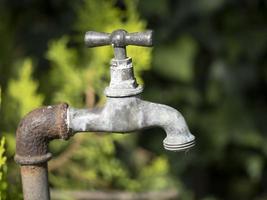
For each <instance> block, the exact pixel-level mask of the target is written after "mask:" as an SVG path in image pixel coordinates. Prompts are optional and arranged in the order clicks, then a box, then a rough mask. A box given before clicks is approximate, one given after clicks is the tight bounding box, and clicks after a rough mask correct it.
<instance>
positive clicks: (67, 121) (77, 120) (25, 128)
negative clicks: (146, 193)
mask: <svg viewBox="0 0 267 200" xmlns="http://www.w3.org/2000/svg"><path fill="white" fill-rule="evenodd" d="M85 43H86V45H87V46H88V47H95V46H102V45H107V44H112V46H113V47H114V51H115V56H114V59H112V60H111V63H110V65H111V66H110V76H111V77H110V84H109V86H108V87H107V88H106V89H105V95H106V96H107V101H106V104H105V105H104V106H103V107H102V108H93V109H76V108H72V107H69V106H68V105H67V104H60V105H56V106H47V107H42V108H39V109H36V110H34V111H32V112H30V113H29V114H28V115H26V116H25V117H24V118H23V119H22V120H21V122H20V124H19V126H18V128H17V132H16V155H15V161H16V162H17V163H18V164H20V165H21V177H22V183H23V193H24V199H25V200H36V199H40V200H48V199H50V195H49V187H48V176H47V162H48V160H49V159H51V156H52V155H51V153H49V151H48V143H49V142H50V141H51V140H53V139H68V138H69V137H71V136H73V135H74V134H75V133H77V132H116V133H126V132H133V131H138V130H141V129H146V128H151V127H161V128H163V129H164V130H165V132H166V134H167V137H166V138H165V139H164V140H163V146H164V148H165V149H167V150H170V151H181V150H186V149H189V148H190V147H192V146H194V140H195V137H194V136H193V135H192V134H191V133H190V131H189V129H188V127H187V124H186V122H185V120H184V118H183V116H182V115H181V114H180V113H179V112H178V111H177V110H176V109H174V108H171V107H169V106H166V105H162V104H156V103H152V102H148V101H144V100H142V99H141V93H142V91H143V87H142V86H140V85H138V84H137V82H136V79H135V77H134V70H133V65H132V59H131V58H129V57H127V56H126V46H127V45H139V46H151V45H152V32H151V31H147V32H143V33H127V32H126V31H124V30H117V31H114V32H113V33H112V34H107V33H99V32H92V31H89V32H87V33H86V36H85Z"/></svg>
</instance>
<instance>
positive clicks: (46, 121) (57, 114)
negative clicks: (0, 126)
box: [15, 103, 71, 165]
mask: <svg viewBox="0 0 267 200" xmlns="http://www.w3.org/2000/svg"><path fill="white" fill-rule="evenodd" d="M67 112H68V104H66V103H62V104H58V105H54V106H45V107H41V108H38V109H35V110H33V111H32V112H30V113H28V114H27V115H26V116H25V117H24V118H23V119H22V120H21V122H20V124H19V126H18V128H17V131H16V155H15V161H16V162H17V163H18V164H20V165H31V164H39V163H43V162H47V161H48V160H49V159H50V158H51V157H52V154H51V153H49V152H48V143H49V142H50V141H51V140H53V139H65V140H67V139H68V138H69V137H70V136H71V134H70V131H69V127H68V117H67V114H68V113H67Z"/></svg>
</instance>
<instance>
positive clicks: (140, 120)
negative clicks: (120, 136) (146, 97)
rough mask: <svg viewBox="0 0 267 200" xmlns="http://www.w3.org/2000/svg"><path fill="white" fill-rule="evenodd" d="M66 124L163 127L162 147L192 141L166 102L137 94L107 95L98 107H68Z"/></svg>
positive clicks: (99, 128) (75, 128)
mask: <svg viewBox="0 0 267 200" xmlns="http://www.w3.org/2000/svg"><path fill="white" fill-rule="evenodd" d="M68 114H69V128H70V131H71V132H73V133H75V132H90V131H94V132H116V133H119V132H120V133H125V132H133V131H136V130H140V129H146V128H150V127H161V128H163V129H164V130H165V131H166V134H167V137H166V138H165V139H164V142H163V144H164V147H165V149H168V150H171V151H179V150H185V149H187V148H190V147H191V146H193V145H194V139H195V137H194V136H193V135H192V134H191V133H190V131H189V129H188V127H187V124H186V122H185V120H184V118H183V116H182V115H181V114H180V113H179V112H178V111H177V110H175V109H174V108H171V107H169V106H166V105H162V104H156V103H151V102H148V101H143V100H141V99H140V97H137V96H132V97H124V98H110V97H108V98H107V102H106V105H105V106H104V107H103V108H101V109H92V110H89V109H75V108H71V107H70V108H69V112H68Z"/></svg>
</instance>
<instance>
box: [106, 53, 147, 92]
mask: <svg viewBox="0 0 267 200" xmlns="http://www.w3.org/2000/svg"><path fill="white" fill-rule="evenodd" d="M142 91H143V87H142V86H141V85H138V84H137V82H136V79H135V76H134V70H133V64H132V58H130V57H128V58H125V59H116V58H113V59H112V60H111V62H110V84H109V86H108V87H107V88H106V89H105V95H106V96H107V97H128V96H135V95H138V94H140V93H141V92H142Z"/></svg>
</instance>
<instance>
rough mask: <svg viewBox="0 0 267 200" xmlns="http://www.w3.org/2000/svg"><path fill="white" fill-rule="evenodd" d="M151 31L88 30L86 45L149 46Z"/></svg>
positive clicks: (150, 43) (150, 44)
mask: <svg viewBox="0 0 267 200" xmlns="http://www.w3.org/2000/svg"><path fill="white" fill-rule="evenodd" d="M152 35H153V31H151V30H148V31H145V32H137V33H127V31H125V30H116V31H113V32H112V33H103V32H96V31H88V32H86V34H85V38H84V40H85V44H86V46H87V47H98V46H105V45H113V46H114V47H125V46H127V45H135V46H146V47H151V46H152V45H153V43H152V42H153V41H152Z"/></svg>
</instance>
